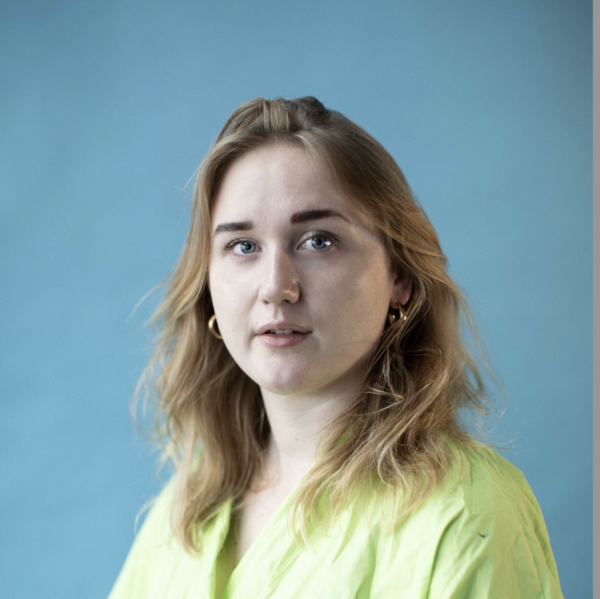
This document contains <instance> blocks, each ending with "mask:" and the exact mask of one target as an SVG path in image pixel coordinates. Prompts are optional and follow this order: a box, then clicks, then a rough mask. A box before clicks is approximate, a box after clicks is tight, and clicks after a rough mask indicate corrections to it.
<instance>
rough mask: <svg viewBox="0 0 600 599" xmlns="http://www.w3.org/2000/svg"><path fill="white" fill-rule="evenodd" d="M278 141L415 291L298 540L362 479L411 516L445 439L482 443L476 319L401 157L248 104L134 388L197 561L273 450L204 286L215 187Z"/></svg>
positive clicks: (219, 148) (331, 121) (330, 438)
mask: <svg viewBox="0 0 600 599" xmlns="http://www.w3.org/2000/svg"><path fill="white" fill-rule="evenodd" d="M279 143H286V144H293V145H295V146H297V147H299V148H303V149H304V150H305V151H307V152H308V153H309V155H310V156H311V157H312V158H313V159H315V160H316V161H317V162H318V164H320V165H321V166H322V167H323V168H324V169H325V171H326V172H327V173H328V175H330V176H331V179H332V181H333V182H334V183H335V184H336V185H337V186H338V187H339V189H340V190H341V191H342V192H343V193H344V194H345V196H346V197H347V198H348V200H349V201H351V202H352V204H353V206H355V207H356V208H357V209H358V210H359V211H360V212H361V213H362V214H363V215H365V216H366V217H367V218H368V219H370V222H372V223H374V224H375V225H376V227H378V228H379V230H380V231H381V233H382V235H383V239H384V243H385V247H386V249H387V252H388V256H389V260H390V263H391V265H392V266H393V268H394V269H395V271H396V272H398V273H403V274H405V275H408V276H410V278H411V279H412V284H413V290H412V294H411V298H410V301H409V304H408V306H407V308H408V310H407V316H408V319H407V320H406V321H403V320H400V319H398V320H397V321H396V322H395V323H394V324H393V325H386V328H385V329H384V331H383V334H382V336H381V339H380V341H379V345H378V347H377V349H376V351H375V352H374V353H373V355H372V357H371V360H370V364H369V367H368V371H367V374H366V376H365V378H364V381H363V384H362V387H361V394H360V400H359V401H358V402H357V403H355V404H354V405H353V407H352V408H351V409H350V410H349V411H348V412H346V413H345V414H343V415H342V416H341V417H340V418H338V419H337V420H336V421H335V422H333V423H331V424H330V425H329V426H328V427H327V428H326V429H325V431H324V434H323V438H322V442H321V452H322V453H321V458H320V459H319V460H317V462H316V463H315V464H314V465H313V467H312V468H311V470H310V471H309V472H308V473H307V475H306V476H305V477H304V479H303V481H302V483H301V484H300V486H299V488H298V489H297V491H296V493H295V495H294V498H293V503H292V509H291V512H290V513H291V514H292V521H293V523H298V524H299V530H300V531H301V532H302V536H304V535H305V534H306V525H307V523H309V522H311V523H319V522H322V521H323V514H322V513H319V508H318V506H319V505H322V503H321V500H322V499H323V498H324V497H325V496H327V505H328V507H329V508H330V512H329V513H330V514H331V515H332V516H333V517H335V515H336V514H338V513H339V511H340V510H341V509H342V508H343V507H344V505H346V504H347V501H348V498H349V497H351V494H352V493H356V492H357V491H358V490H359V489H360V488H361V482H362V481H365V480H369V481H370V484H369V485H368V488H369V489H371V491H370V492H372V489H373V488H374V487H373V481H376V482H377V483H378V484H380V485H383V487H387V488H393V489H394V492H395V493H397V494H398V496H399V497H401V498H402V505H403V510H402V513H403V514H404V513H407V512H408V511H410V510H411V509H412V508H414V507H415V506H416V505H418V504H419V503H420V502H421V501H422V500H423V499H424V498H425V497H426V496H427V495H428V494H429V493H430V492H431V491H432V490H433V489H434V488H435V487H436V485H437V483H438V482H439V480H440V479H441V477H442V476H443V474H444V472H445V471H446V470H447V469H448V466H449V463H450V455H451V453H450V451H449V446H448V441H454V442H458V443H460V444H463V445H470V444H473V443H477V442H476V441H474V439H473V438H472V437H471V436H470V435H469V434H468V433H467V430H466V427H465V426H464V425H463V424H461V420H460V418H459V417H458V413H459V412H458V410H459V408H461V407H467V408H471V409H473V410H475V411H479V412H483V413H485V412H486V407H485V406H486V402H487V394H486V390H485V386H484V384H483V379H482V376H481V374H480V371H479V369H478V366H477V363H476V362H475V360H474V359H473V357H472V355H471V353H470V351H469V350H468V347H467V345H466V343H465V342H464V340H463V338H462V335H461V314H462V315H463V317H464V318H465V319H466V323H467V324H468V326H469V327H470V328H471V332H472V334H473V335H474V338H475V339H477V336H476V331H475V329H474V326H473V321H472V317H471V316H470V312H469V308H468V306H467V303H466V301H465V299H464V297H463V294H462V293H461V291H460V289H459V288H458V287H457V285H456V284H455V283H454V281H453V280H452V279H451V278H450V276H449V275H448V272H447V260H446V257H445V256H444V254H443V253H442V250H441V248H440V244H439V241H438V237H437V235H436V232H435V230H434V228H433V226H432V224H431V223H430V221H429V219H428V218H427V216H426V215H425V213H424V212H423V210H422V208H421V207H420V206H419V204H418V202H417V201H416V200H415V198H414V197H413V195H412V193H411V191H410V188H409V186H408V184H407V182H406V180H405V178H404V176H403V174H402V172H401V170H400V168H399V167H398V165H397V164H396V162H395V161H394V159H393V158H392V157H391V156H390V154H389V153H388V152H387V151H386V150H385V149H384V148H383V147H382V146H381V145H380V144H379V143H378V142H377V141H376V140H375V139H373V138H372V137H371V136H370V135H369V134H368V133H366V132H365V131H364V130H363V129H361V128H360V127H359V126H358V125H356V124H355V123H353V122H352V121H350V120H349V119H347V118H346V117H344V116H343V115H341V114H340V113H338V112H335V111H332V110H328V109H326V108H325V107H324V106H323V105H322V104H321V103H320V102H319V101H318V100H317V99H315V98H313V97H305V98H299V99H296V100H283V99H277V100H266V99H264V98H257V99H254V100H251V101H249V102H247V103H245V104H243V105H242V106H240V107H239V108H238V109H237V110H236V111H235V112H234V113H233V114H232V115H231V116H230V118H229V119H228V120H227V122H226V123H225V125H224V127H223V129H222V130H221V132H220V133H219V136H218V138H217V140H216V142H215V143H214V145H213V147H212V148H211V149H210V151H209V152H208V154H207V156H206V157H205V159H204V160H203V162H202V164H201V165H200V168H199V170H198V175H197V179H196V184H195V188H194V193H193V203H192V212H191V224H190V229H189V233H188V235H187V239H186V242H185V245H184V248H183V250H182V253H181V255H180V257H179V259H178V261H177V263H176V265H175V266H174V268H173V270H172V272H171V273H170V275H169V277H168V279H167V281H166V282H165V285H166V287H167V289H166V293H165V296H164V299H163V300H162V303H161V304H160V306H159V308H158V309H157V311H156V313H155V315H154V317H153V319H154V321H155V322H156V323H158V324H159V326H160V335H159V339H158V343H157V346H156V350H155V353H154V355H153V357H152V359H151V360H150V363H149V364H148V366H147V368H146V369H145V371H144V373H143V374H142V377H141V379H140V382H139V384H138V388H137V390H136V398H138V397H140V396H144V398H145V400H146V401H148V400H151V399H154V400H156V404H157V405H156V425H157V430H158V438H159V439H161V440H162V443H163V445H162V447H163V450H164V456H165V458H166V459H167V460H168V459H170V460H172V462H173V464H174V466H175V476H174V479H175V480H174V484H175V500H174V503H173V512H172V516H173V524H174V529H175V531H176V533H177V535H178V536H179V538H180V540H181V541H182V543H183V545H184V546H185V547H186V549H188V550H195V549H199V548H200V546H201V529H202V526H203V525H204V524H205V523H206V522H208V521H209V520H210V519H211V518H212V517H213V516H215V514H216V513H217V512H218V511H219V509H220V507H221V506H222V505H223V503H224V502H225V501H227V500H228V499H233V502H234V503H233V505H234V506H236V505H238V504H239V503H240V501H241V500H242V499H243V498H244V495H245V494H246V492H247V491H248V490H249V489H250V486H251V484H252V481H253V479H254V478H255V476H256V475H257V474H260V472H261V467H262V456H263V454H264V451H265V449H266V447H267V443H268V438H269V432H270V428H269V422H268V419H267V417H266V413H265V409H264V406H263V402H262V397H261V393H260V389H259V387H258V385H257V384H256V383H255V382H254V381H253V380H251V379H250V378H249V377H248V376H247V375H246V374H245V373H244V372H243V371H242V370H241V369H240V368H239V366H238V365H237V364H236V362H235V361H234V360H233V358H232V357H231V355H230V354H229V352H228V350H227V348H226V347H225V345H224V344H223V342H222V341H220V340H218V339H216V338H215V337H214V336H213V335H211V334H210V332H209V329H208V326H207V325H208V321H209V319H210V317H211V316H212V315H213V313H214V310H213V307H212V302H211V297H210V292H209V289H208V286H207V281H208V265H209V256H210V248H211V211H212V205H213V203H214V199H215V195H216V190H217V189H218V187H219V183H220V182H221V181H222V179H223V177H224V175H225V173H226V172H227V169H228V168H229V167H230V166H231V164H232V163H233V162H234V161H235V160H236V159H237V158H239V157H240V156H241V155H243V154H245V153H247V152H249V151H251V150H252V149H254V148H257V147H260V146H264V145H265V144H279ZM477 347H479V346H477ZM297 530H298V529H296V532H297ZM297 538H298V536H297Z"/></svg>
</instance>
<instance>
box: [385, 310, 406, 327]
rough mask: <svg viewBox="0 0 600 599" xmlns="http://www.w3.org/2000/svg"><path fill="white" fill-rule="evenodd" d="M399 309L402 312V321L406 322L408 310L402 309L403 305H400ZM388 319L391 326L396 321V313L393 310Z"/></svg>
mask: <svg viewBox="0 0 600 599" xmlns="http://www.w3.org/2000/svg"><path fill="white" fill-rule="evenodd" d="M398 311H399V312H400V322H406V320H407V318H408V317H407V315H406V312H405V311H404V310H403V309H402V306H398ZM388 321H389V323H390V326H392V325H393V324H394V323H395V322H396V315H395V314H392V313H391V312H390V313H389V314H388Z"/></svg>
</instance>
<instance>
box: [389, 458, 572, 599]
mask: <svg viewBox="0 0 600 599" xmlns="http://www.w3.org/2000/svg"><path fill="white" fill-rule="evenodd" d="M452 452H453V459H452V465H451V468H450V469H449V471H448V472H447V473H446V475H445V476H444V477H443V479H442V480H441V481H440V483H439V484H438V486H437V487H436V489H435V490H434V492H433V493H431V495H429V496H428V497H427V498H426V499H425V501H424V502H423V503H422V504H421V505H420V506H419V507H417V508H416V509H415V510H413V511H412V512H410V514H409V515H408V516H407V517H405V518H404V519H402V520H401V521H400V522H399V524H398V525H397V527H396V528H395V529H394V531H393V533H392V534H391V535H390V541H389V542H392V543H393V545H394V547H396V548H398V550H397V551H396V556H397V557H398V560H399V561H398V567H402V565H405V563H406V560H408V561H409V562H410V563H412V564H413V568H415V569H418V570H419V571H420V572H421V576H422V577H423V578H425V579H426V580H427V587H428V589H429V594H428V596H431V597H436V598H437V597H473V598H475V597H477V598H479V597H491V596H494V597H546V598H555V597H556V598H560V597H562V594H561V592H560V586H559V583H558V574H557V571H556V564H555V561H554V557H553V555H552V550H551V548H550V542H549V539H548V533H547V530H546V526H545V523H544V519H543V516H542V512H541V510H540V507H539V505H538V503H537V501H536V499H535V496H534V494H533V492H532V491H531V488H530V487H529V485H528V484H527V481H526V480H525V477H524V476H523V473H522V472H521V471H520V470H519V469H518V468H516V467H515V466H513V465H512V464H510V462H508V461H507V460H506V459H504V458H503V457H501V456H500V455H499V454H498V453H496V452H495V451H493V450H492V449H489V448H486V447H468V448H458V447H453V448H452ZM383 543H384V545H385V544H387V543H388V541H384V542H383ZM402 547H404V548H409V549H408V551H406V549H404V550H403V549H402ZM405 553H406V555H404V554H405ZM401 564H402V565H401ZM392 571H393V569H392Z"/></svg>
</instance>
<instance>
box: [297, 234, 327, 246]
mask: <svg viewBox="0 0 600 599" xmlns="http://www.w3.org/2000/svg"><path fill="white" fill-rule="evenodd" d="M309 241H310V242H311V243H312V248H313V249H314V250H323V249H325V248H326V247H329V246H330V245H331V244H332V243H333V242H332V241H331V239H330V238H329V236H328V235H314V236H313V237H311V238H310V239H307V240H306V241H305V242H304V243H303V244H302V245H304V244H305V243H307V242H309ZM314 241H317V244H314V243H313V242H314ZM318 242H321V243H318ZM323 244H324V245H323ZM317 246H318V247H317Z"/></svg>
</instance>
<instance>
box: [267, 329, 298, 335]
mask: <svg viewBox="0 0 600 599" xmlns="http://www.w3.org/2000/svg"><path fill="white" fill-rule="evenodd" d="M262 334H263V335H307V334H308V333H302V332H301V331H294V330H293V329H284V330H283V331H275V330H273V331H265V332H264V333H262Z"/></svg>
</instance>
